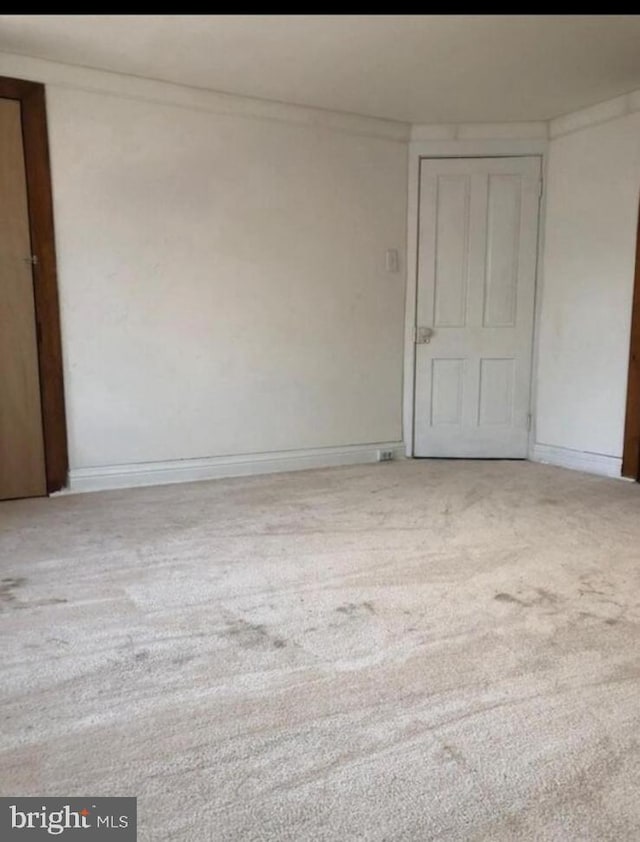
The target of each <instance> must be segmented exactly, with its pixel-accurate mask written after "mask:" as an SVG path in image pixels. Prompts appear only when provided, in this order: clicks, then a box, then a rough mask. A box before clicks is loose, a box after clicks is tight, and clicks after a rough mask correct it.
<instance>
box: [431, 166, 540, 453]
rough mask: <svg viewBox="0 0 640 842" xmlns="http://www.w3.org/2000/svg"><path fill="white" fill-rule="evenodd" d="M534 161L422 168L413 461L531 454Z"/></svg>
mask: <svg viewBox="0 0 640 842" xmlns="http://www.w3.org/2000/svg"><path fill="white" fill-rule="evenodd" d="M540 178H541V174H540V159H539V158H537V157H513V158H466V159H465V158H456V159H439V160H436V159H424V160H423V161H422V162H421V168H420V207H419V236H418V241H419V259H418V293H417V322H416V337H415V338H416V383H415V440H414V455H415V456H444V457H463V458H473V457H476V458H511V459H513V458H516V459H517V458H526V457H527V455H528V444H529V442H528V439H529V420H530V416H529V412H530V386H531V355H532V338H533V316H534V293H535V275H536V252H537V241H538V206H539V196H540V185H541V182H540Z"/></svg>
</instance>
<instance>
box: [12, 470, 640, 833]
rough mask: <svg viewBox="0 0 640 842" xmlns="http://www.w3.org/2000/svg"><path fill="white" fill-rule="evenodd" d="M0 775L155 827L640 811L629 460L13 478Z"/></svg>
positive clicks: (553, 820)
mask: <svg viewBox="0 0 640 842" xmlns="http://www.w3.org/2000/svg"><path fill="white" fill-rule="evenodd" d="M0 579H1V582H0V604H1V611H0V652H1V655H0V658H1V662H2V672H1V674H0V675H1V679H2V683H1V689H0V703H1V707H0V716H1V718H2V727H1V732H0V794H2V795H61V796H70V795H94V796H95V795H137V796H138V815H139V832H138V838H139V840H142V842H163V840H171V842H187V840H189V842H207V840H216V842H217V840H221V841H224V842H226V841H227V840H230V842H231V841H232V842H240V840H241V841H242V842H253V840H256V842H257V840H291V842H306V841H307V840H330V841H331V842H346V841H347V840H379V841H380V842H382V840H386V841H387V842H395V840H406V842H423V840H436V839H438V840H465V842H466V840H490V841H491V842H500V841H501V840H505V842H506V840H509V842H512V840H545V842H546V840H557V841H558V842H569V841H570V840H576V842H578V840H579V842H588V840H593V842H596V840H597V842H604V841H605V840H615V842H620V841H621V840H638V839H640V747H639V740H640V486H638V485H636V484H632V483H625V482H621V481H616V480H607V479H602V478H598V477H592V476H587V475H584V474H579V473H575V472H570V471H564V470H562V469H557V468H550V467H544V466H540V465H533V464H529V463H523V462H521V463H518V462H448V461H432V462H431V461H430V462H426V461H422V462H420V461H413V462H412V461H407V462H392V463H389V464H382V465H367V466H359V467H353V468H336V469H329V470H320V471H308V472H302V473H295V474H280V475H274V476H267V477H255V478H250V479H247V478H243V479H232V480H223V481H217V482H207V483H193V484H190V485H181V486H177V485H174V486H164V487H158V488H150V489H137V490H131V491H122V492H108V493H100V494H86V495H77V496H66V497H65V496H61V497H57V498H53V499H51V500H33V501H21V502H11V503H3V504H0Z"/></svg>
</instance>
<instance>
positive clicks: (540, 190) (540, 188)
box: [538, 179, 544, 199]
mask: <svg viewBox="0 0 640 842" xmlns="http://www.w3.org/2000/svg"><path fill="white" fill-rule="evenodd" d="M543 190H544V182H543V180H542V179H540V181H539V182H538V198H539V199H541V198H542V191H543Z"/></svg>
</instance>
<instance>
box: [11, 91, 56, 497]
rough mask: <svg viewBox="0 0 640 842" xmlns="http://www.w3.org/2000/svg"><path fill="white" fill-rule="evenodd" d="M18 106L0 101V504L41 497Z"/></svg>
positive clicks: (34, 341) (36, 377)
mask: <svg viewBox="0 0 640 842" xmlns="http://www.w3.org/2000/svg"><path fill="white" fill-rule="evenodd" d="M30 256H31V241H30V235H29V216H28V209H27V187H26V179H25V166H24V151H23V146H22V126H21V116H20V103H19V101H17V100H12V99H0V500H6V499H11V498H14V497H37V496H41V495H44V494H46V478H45V461H44V444H43V435H42V413H41V406H40V381H39V374H38V353H37V337H36V321H35V308H34V301H33V277H32V271H31V263H30V262H29V259H30Z"/></svg>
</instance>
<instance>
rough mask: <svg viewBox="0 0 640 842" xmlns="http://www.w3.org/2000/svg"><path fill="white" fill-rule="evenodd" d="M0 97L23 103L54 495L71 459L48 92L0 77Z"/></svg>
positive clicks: (50, 479)
mask: <svg viewBox="0 0 640 842" xmlns="http://www.w3.org/2000/svg"><path fill="white" fill-rule="evenodd" d="M0 97H2V98H3V99H14V100H18V101H19V103H20V113H21V121H22V139H23V146H24V159H25V170H26V178H27V204H28V209H29V228H30V233H31V254H32V256H33V257H34V258H35V262H34V265H33V267H32V271H33V291H34V303H35V317H36V332H37V339H38V368H39V374H40V397H41V404H42V433H43V439H44V454H45V475H46V485H47V492H48V493H49V494H50V493H51V492H53V491H59V490H60V489H61V488H63V487H64V486H65V485H66V482H67V473H68V468H69V456H68V450H67V429H66V416H65V406H64V380H63V369H62V341H61V333H60V307H59V301H58V282H57V271H56V251H55V239H54V227H53V200H52V193H51V167H50V162H49V142H48V134H47V113H46V101H45V88H44V85H43V84H40V83H39V82H27V81H24V80H22V79H10V78H8V77H5V76H0Z"/></svg>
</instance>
